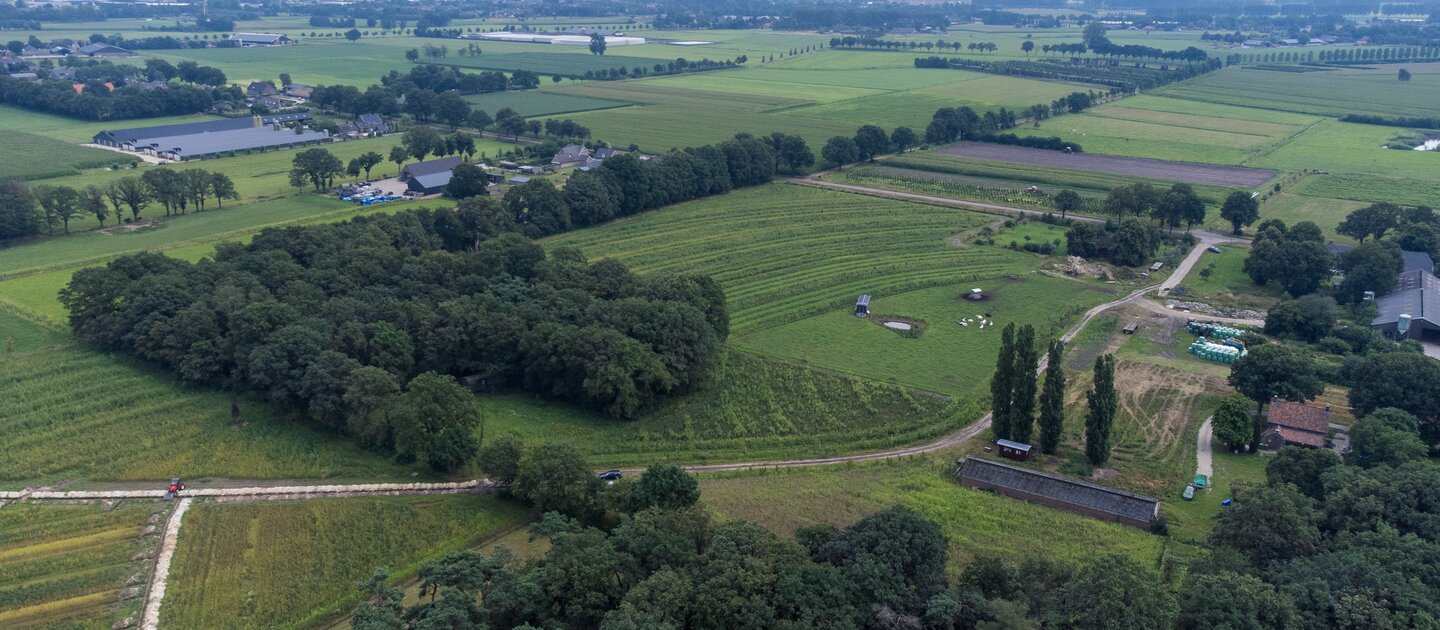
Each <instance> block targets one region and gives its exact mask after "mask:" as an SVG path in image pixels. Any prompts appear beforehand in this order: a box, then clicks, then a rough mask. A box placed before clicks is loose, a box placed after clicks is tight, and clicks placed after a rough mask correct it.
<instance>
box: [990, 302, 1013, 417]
mask: <svg viewBox="0 0 1440 630" xmlns="http://www.w3.org/2000/svg"><path fill="white" fill-rule="evenodd" d="M1014 395H1015V324H1014V323H1009V324H1006V325H1005V329H1004V330H1002V331H1001V332H1000V353H999V355H997V356H996V358H995V375H994V376H991V377H990V427H991V430H992V431H994V433H995V437H996V439H1001V440H1008V439H1010V410H1011V408H1012V407H1013V404H1014V403H1013V401H1014V398H1013V396H1014Z"/></svg>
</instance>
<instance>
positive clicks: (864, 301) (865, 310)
mask: <svg viewBox="0 0 1440 630" xmlns="http://www.w3.org/2000/svg"><path fill="white" fill-rule="evenodd" d="M869 315H870V296H869V295H862V296H860V299H858V300H855V316H856V317H868V316H869Z"/></svg>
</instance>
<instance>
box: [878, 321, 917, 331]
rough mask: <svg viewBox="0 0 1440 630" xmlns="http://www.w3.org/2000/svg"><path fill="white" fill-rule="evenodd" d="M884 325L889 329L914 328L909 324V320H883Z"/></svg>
mask: <svg viewBox="0 0 1440 630" xmlns="http://www.w3.org/2000/svg"><path fill="white" fill-rule="evenodd" d="M885 327H886V328H889V329H890V330H913V329H914V328H915V327H914V326H911V325H910V323H909V322H896V321H889V322H885Z"/></svg>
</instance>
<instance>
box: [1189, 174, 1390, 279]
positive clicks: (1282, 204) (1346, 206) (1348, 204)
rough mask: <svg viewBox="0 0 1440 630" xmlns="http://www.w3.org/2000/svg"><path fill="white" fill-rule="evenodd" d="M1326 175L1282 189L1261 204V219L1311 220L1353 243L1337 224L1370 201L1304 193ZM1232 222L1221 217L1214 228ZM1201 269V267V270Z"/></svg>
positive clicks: (1329, 233)
mask: <svg viewBox="0 0 1440 630" xmlns="http://www.w3.org/2000/svg"><path fill="white" fill-rule="evenodd" d="M1329 177H1334V176H1326V175H1312V176H1309V177H1306V178H1305V179H1302V180H1300V183H1299V184H1297V185H1296V186H1294V187H1293V188H1291V189H1290V191H1286V192H1281V193H1279V194H1277V195H1274V196H1273V197H1271V198H1270V200H1269V201H1267V202H1265V204H1264V205H1263V206H1261V207H1260V220H1261V221H1264V220H1265V219H1280V220H1281V221H1284V222H1285V223H1286V224H1287V225H1293V224H1295V223H1299V222H1301V221H1310V222H1312V223H1314V224H1315V225H1318V226H1320V229H1322V230H1324V231H1325V233H1326V238H1330V239H1335V240H1339V241H1344V242H1350V241H1351V239H1350V238H1349V237H1345V236H1340V235H1338V234H1336V233H1335V226H1337V225H1339V224H1340V222H1341V221H1344V220H1345V216H1346V215H1348V214H1350V213H1351V212H1352V211H1354V210H1355V209H1356V208H1361V207H1364V206H1366V205H1369V204H1368V203H1362V202H1359V201H1347V200H1344V199H1328V198H1324V197H1311V196H1309V195H1308V194H1305V193H1302V192H1300V191H1302V190H1308V189H1310V183H1311V182H1317V181H1326V180H1327V179H1328V178H1329ZM1229 226H1230V224H1229V223H1225V222H1224V221H1221V220H1220V219H1219V218H1218V217H1216V218H1215V221H1214V222H1213V223H1212V225H1211V227H1212V228H1214V229H1217V230H1218V229H1228V228H1229ZM1197 271H1198V269H1197Z"/></svg>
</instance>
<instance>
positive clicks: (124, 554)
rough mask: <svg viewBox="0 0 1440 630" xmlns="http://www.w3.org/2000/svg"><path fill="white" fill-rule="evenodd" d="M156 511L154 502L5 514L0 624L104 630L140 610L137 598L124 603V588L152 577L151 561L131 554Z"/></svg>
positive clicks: (1, 516) (36, 507)
mask: <svg viewBox="0 0 1440 630" xmlns="http://www.w3.org/2000/svg"><path fill="white" fill-rule="evenodd" d="M159 512H160V510H159V508H158V506H157V505H155V504H154V503H151V502H140V503H127V504H124V505H121V506H119V507H117V508H115V509H111V510H102V509H100V508H99V507H98V506H96V505H54V504H47V505H42V504H34V503H18V504H15V505H11V506H7V507H6V508H5V509H3V510H0V575H3V576H4V579H0V627H5V628H16V629H21V628H25V629H30V628H35V629H39V628H96V629H105V628H109V627H110V624H111V623H112V622H114V621H115V620H116V619H118V618H120V617H123V616H124V613H127V612H133V611H135V610H138V609H139V600H138V599H133V598H132V599H131V600H130V601H128V602H121V601H120V598H119V594H120V589H122V588H124V587H125V585H126V582H127V579H128V578H129V577H130V576H132V575H135V574H139V575H141V576H142V577H145V578H148V575H149V565H150V561H149V560H143V559H142V560H140V561H132V560H131V557H132V556H133V555H134V554H135V553H136V552H139V551H141V550H142V549H144V548H145V547H146V546H147V543H146V541H145V539H142V537H141V529H142V528H143V527H144V526H145V524H146V521H147V520H148V519H149V518H150V517H151V515H152V514H158V513H159ZM149 540H150V541H151V542H153V540H154V538H151V539H149Z"/></svg>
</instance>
